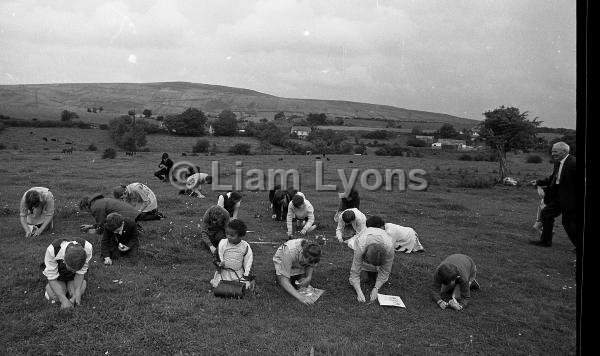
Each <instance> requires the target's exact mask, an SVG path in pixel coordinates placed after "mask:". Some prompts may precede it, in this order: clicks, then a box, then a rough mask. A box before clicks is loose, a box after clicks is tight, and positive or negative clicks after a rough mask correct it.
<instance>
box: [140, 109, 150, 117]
mask: <svg viewBox="0 0 600 356" xmlns="http://www.w3.org/2000/svg"><path fill="white" fill-rule="evenodd" d="M142 114H143V115H144V117H150V116H152V110H150V109H144V111H143V112H142Z"/></svg>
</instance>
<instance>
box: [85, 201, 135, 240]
mask: <svg viewBox="0 0 600 356" xmlns="http://www.w3.org/2000/svg"><path fill="white" fill-rule="evenodd" d="M90 213H91V214H92V216H93V217H94V220H95V221H96V224H95V225H94V227H95V228H96V229H98V230H99V231H98V232H99V233H101V232H102V231H103V230H104V227H103V225H104V222H105V221H106V216H107V215H108V214H110V213H119V214H121V215H122V216H123V217H124V218H125V219H131V220H133V221H135V220H136V219H137V217H138V215H139V214H140V212H139V211H137V210H136V209H135V208H134V207H132V206H131V205H129V204H127V203H125V202H124V201H122V200H118V199H114V198H105V197H104V196H103V195H102V194H96V195H93V196H92V197H91V198H90Z"/></svg>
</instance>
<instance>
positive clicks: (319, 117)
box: [306, 113, 327, 125]
mask: <svg viewBox="0 0 600 356" xmlns="http://www.w3.org/2000/svg"><path fill="white" fill-rule="evenodd" d="M306 121H308V123H309V124H311V125H326V124H327V115H325V114H324V113H320V114H315V113H310V114H308V116H307V117H306Z"/></svg>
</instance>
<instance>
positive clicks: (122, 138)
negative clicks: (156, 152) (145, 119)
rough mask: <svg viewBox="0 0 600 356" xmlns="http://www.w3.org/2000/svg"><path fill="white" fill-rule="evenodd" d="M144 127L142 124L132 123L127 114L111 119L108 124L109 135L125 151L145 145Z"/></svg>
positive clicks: (134, 149) (135, 149)
mask: <svg viewBox="0 0 600 356" xmlns="http://www.w3.org/2000/svg"><path fill="white" fill-rule="evenodd" d="M144 127H145V125H144V124H140V125H137V124H134V123H133V119H132V118H131V117H129V116H127V115H123V116H121V117H118V118H115V119H112V120H110V122H109V124H108V128H109V135H110V137H111V138H112V139H113V141H115V143H116V144H117V146H119V147H121V148H123V149H125V150H127V151H137V149H138V147H143V146H145V145H146V131H145V129H144Z"/></svg>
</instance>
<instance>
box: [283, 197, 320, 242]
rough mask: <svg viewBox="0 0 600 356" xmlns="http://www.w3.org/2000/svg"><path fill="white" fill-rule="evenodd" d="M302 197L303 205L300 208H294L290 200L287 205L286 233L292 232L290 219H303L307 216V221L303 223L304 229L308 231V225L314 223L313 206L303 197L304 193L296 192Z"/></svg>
mask: <svg viewBox="0 0 600 356" xmlns="http://www.w3.org/2000/svg"><path fill="white" fill-rule="evenodd" d="M296 194H297V195H300V196H301V197H303V198H304V206H303V207H302V208H300V209H299V208H296V207H295V206H294V203H293V202H292V201H290V204H289V205H288V214H287V231H288V234H291V233H292V232H293V230H292V221H293V220H294V218H296V219H299V220H304V219H306V218H308V221H307V222H306V224H305V225H304V228H303V229H304V230H305V231H308V229H310V227H311V226H312V225H313V224H314V223H315V208H313V206H312V204H311V203H310V202H309V201H308V199H306V198H305V197H304V194H302V193H301V192H298V193H296Z"/></svg>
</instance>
